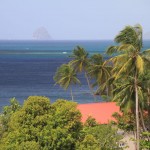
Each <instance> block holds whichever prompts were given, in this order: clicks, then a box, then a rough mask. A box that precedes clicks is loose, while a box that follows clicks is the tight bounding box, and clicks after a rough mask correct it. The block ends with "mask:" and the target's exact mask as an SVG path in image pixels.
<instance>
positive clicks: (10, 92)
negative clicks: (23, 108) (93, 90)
mask: <svg viewBox="0 0 150 150" xmlns="http://www.w3.org/2000/svg"><path fill="white" fill-rule="evenodd" d="M112 44H113V42H112V41H0V109H1V108H2V107H3V106H4V105H8V104H9V100H10V98H12V97H15V98H16V99H17V100H18V101H19V102H20V103H23V101H24V100H25V99H27V97H28V96H30V95H41V96H47V97H49V98H50V100H51V102H54V101H55V100H57V99H58V98H63V99H67V100H71V96H70V91H69V90H67V91H64V90H63V89H62V88H60V87H59V86H58V85H56V86H54V84H55V83H54V81H53V76H54V74H55V72H56V70H57V67H59V66H60V65H61V64H63V63H67V62H68V61H69V60H70V58H69V56H70V55H71V52H72V50H73V49H74V48H75V47H76V46H77V45H80V46H82V47H84V48H85V49H86V50H87V51H88V52H89V54H90V55H92V54H94V53H101V54H104V53H105V50H106V49H107V47H108V46H110V45H112ZM147 48H150V41H145V42H144V49H147ZM79 78H80V80H81V83H82V85H81V86H74V87H73V94H74V99H75V101H76V102H78V103H90V102H93V101H94V99H93V97H92V96H91V94H90V91H89V89H88V86H87V83H86V81H85V79H84V76H83V75H79ZM97 101H101V99H100V98H99V97H97Z"/></svg>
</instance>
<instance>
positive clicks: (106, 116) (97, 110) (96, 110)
mask: <svg viewBox="0 0 150 150" xmlns="http://www.w3.org/2000/svg"><path fill="white" fill-rule="evenodd" d="M77 108H78V109H79V110H80V112H81V114H82V122H85V121H86V119H87V118H88V117H89V116H91V117H93V118H95V119H96V121H97V122H98V123H100V124H107V123H108V122H109V121H115V119H114V118H113V117H112V114H113V113H115V112H118V113H120V111H119V110H120V109H119V106H117V105H116V103H115V102H100V103H89V104H78V107H77Z"/></svg>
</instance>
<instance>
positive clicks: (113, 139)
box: [78, 125, 122, 150]
mask: <svg viewBox="0 0 150 150" xmlns="http://www.w3.org/2000/svg"><path fill="white" fill-rule="evenodd" d="M84 133H85V136H84V138H83V139H82V141H81V142H80V143H79V145H78V149H83V150H86V149H87V150H92V148H93V149H94V150H114V149H118V150H119V149H120V148H119V145H118V142H119V140H121V139H122V136H120V135H118V134H117V129H115V128H113V127H112V126H110V125H97V126H94V127H87V126H85V127H84Z"/></svg>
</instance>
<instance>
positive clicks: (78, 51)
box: [69, 46, 89, 72]
mask: <svg viewBox="0 0 150 150" xmlns="http://www.w3.org/2000/svg"><path fill="white" fill-rule="evenodd" d="M88 55H89V54H88V52H87V51H86V50H85V49H84V48H83V47H80V46H77V47H76V48H75V49H74V50H73V54H72V55H71V58H72V59H73V60H72V61H70V62H69V63H70V64H71V65H72V66H73V68H74V70H75V71H76V72H82V71H86V70H87V68H88V65H89V59H88Z"/></svg>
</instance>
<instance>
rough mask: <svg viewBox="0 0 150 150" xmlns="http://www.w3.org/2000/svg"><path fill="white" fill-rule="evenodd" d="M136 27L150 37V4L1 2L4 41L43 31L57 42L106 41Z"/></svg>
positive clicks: (142, 0)
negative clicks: (141, 28)
mask: <svg viewBox="0 0 150 150" xmlns="http://www.w3.org/2000/svg"><path fill="white" fill-rule="evenodd" d="M135 24H141V25H142V27H143V32H144V35H148V36H150V0H0V39H20V40H23V39H33V33H34V32H35V31H37V29H39V28H41V27H43V28H45V29H46V30H47V32H48V33H49V34H50V36H51V37H52V39H54V40H106V39H113V38H114V37H115V36H116V35H117V34H118V33H119V31H120V30H122V29H123V28H124V27H125V26H126V25H132V26H133V25H135Z"/></svg>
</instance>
